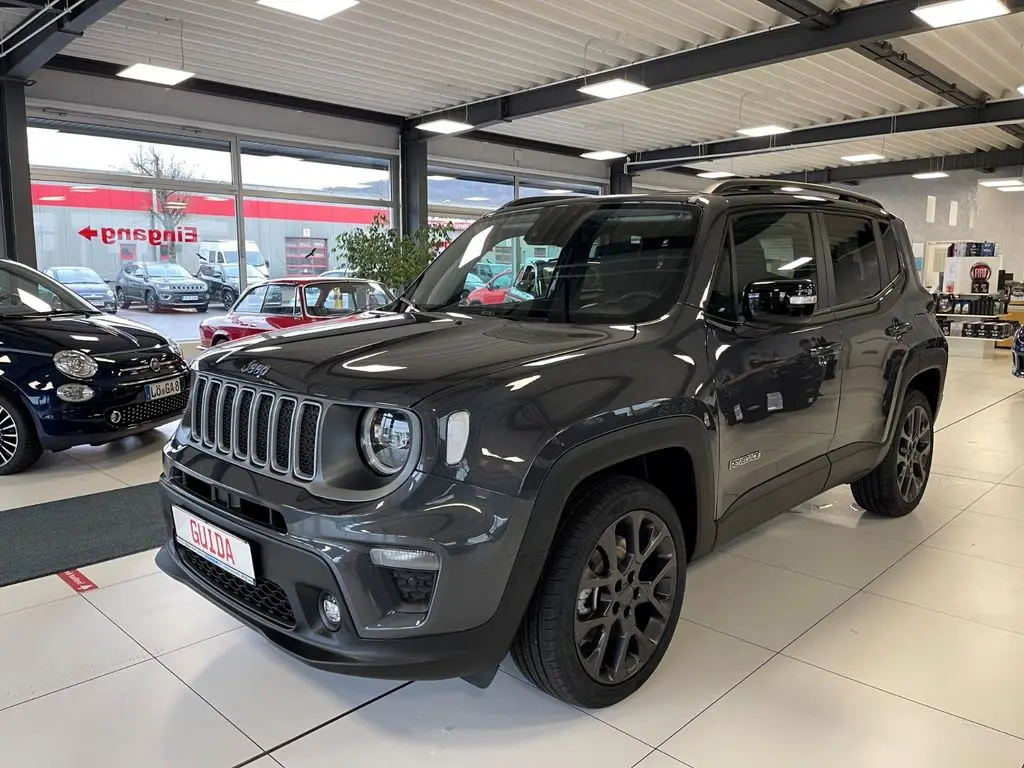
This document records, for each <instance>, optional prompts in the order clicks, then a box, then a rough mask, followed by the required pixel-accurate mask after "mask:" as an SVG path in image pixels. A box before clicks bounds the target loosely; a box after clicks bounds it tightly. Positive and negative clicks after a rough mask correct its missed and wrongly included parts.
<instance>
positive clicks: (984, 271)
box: [971, 263, 992, 280]
mask: <svg viewBox="0 0 1024 768" xmlns="http://www.w3.org/2000/svg"><path fill="white" fill-rule="evenodd" d="M990 277H992V267H990V266H989V265H988V264H982V263H979V264H975V265H974V266H973V267H971V279H972V280H988V279H989V278H990Z"/></svg>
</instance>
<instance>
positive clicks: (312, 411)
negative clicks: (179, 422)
mask: <svg viewBox="0 0 1024 768" xmlns="http://www.w3.org/2000/svg"><path fill="white" fill-rule="evenodd" d="M192 392H193V401H192V411H191V414H192V416H191V422H190V424H189V428H190V431H191V438H192V441H193V442H194V443H196V444H197V445H202V446H204V447H205V448H207V449H208V450H213V451H215V452H216V453H218V454H220V455H223V456H228V457H230V458H231V459H233V460H234V461H236V462H238V463H240V464H248V465H251V466H253V467H258V468H260V469H264V470H270V471H271V472H273V473H275V474H278V475H285V476H291V477H294V478H295V479H297V480H302V481H310V480H312V479H313V478H314V476H315V475H316V469H317V466H316V463H317V457H318V455H319V453H320V450H319V449H320V433H321V428H322V427H321V422H322V419H323V415H324V411H325V408H324V405H323V404H322V403H320V402H319V401H316V400H309V399H306V398H301V397H295V396H292V395H285V394H280V393H278V392H274V391H271V390H267V389H260V388H256V387H252V386H250V385H248V384H238V383H235V382H232V381H229V380H226V379H221V378H218V377H214V376H209V375H207V374H203V375H200V376H198V377H197V378H196V382H195V385H194V386H193V388H192Z"/></svg>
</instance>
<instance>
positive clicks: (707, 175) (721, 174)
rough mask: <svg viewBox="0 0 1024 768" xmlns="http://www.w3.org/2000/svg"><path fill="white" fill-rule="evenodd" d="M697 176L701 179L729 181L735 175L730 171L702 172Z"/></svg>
mask: <svg viewBox="0 0 1024 768" xmlns="http://www.w3.org/2000/svg"><path fill="white" fill-rule="evenodd" d="M697 175H698V176H699V177H700V178H702V179H731V178H732V177H733V176H735V175H736V174H735V173H732V172H731V171H704V173H698V174H697Z"/></svg>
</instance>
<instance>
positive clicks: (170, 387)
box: [146, 379, 181, 400]
mask: <svg viewBox="0 0 1024 768" xmlns="http://www.w3.org/2000/svg"><path fill="white" fill-rule="evenodd" d="M180 394H181V379H168V380H167V381H155V382H153V383H152V384H147V385H146V400H159V399H161V398H164V397H170V396H171V395H180Z"/></svg>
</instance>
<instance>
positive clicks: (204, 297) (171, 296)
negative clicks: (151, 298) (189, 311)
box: [156, 291, 210, 307]
mask: <svg viewBox="0 0 1024 768" xmlns="http://www.w3.org/2000/svg"><path fill="white" fill-rule="evenodd" d="M185 296H195V297H196V298H195V299H193V300H190V301H186V300H185V298H184V297H185ZM156 300H157V303H158V304H159V305H160V306H161V307H204V306H206V305H207V304H209V303H210V296H209V294H207V293H206V292H205V291H203V292H202V293H157V297H156Z"/></svg>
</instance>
